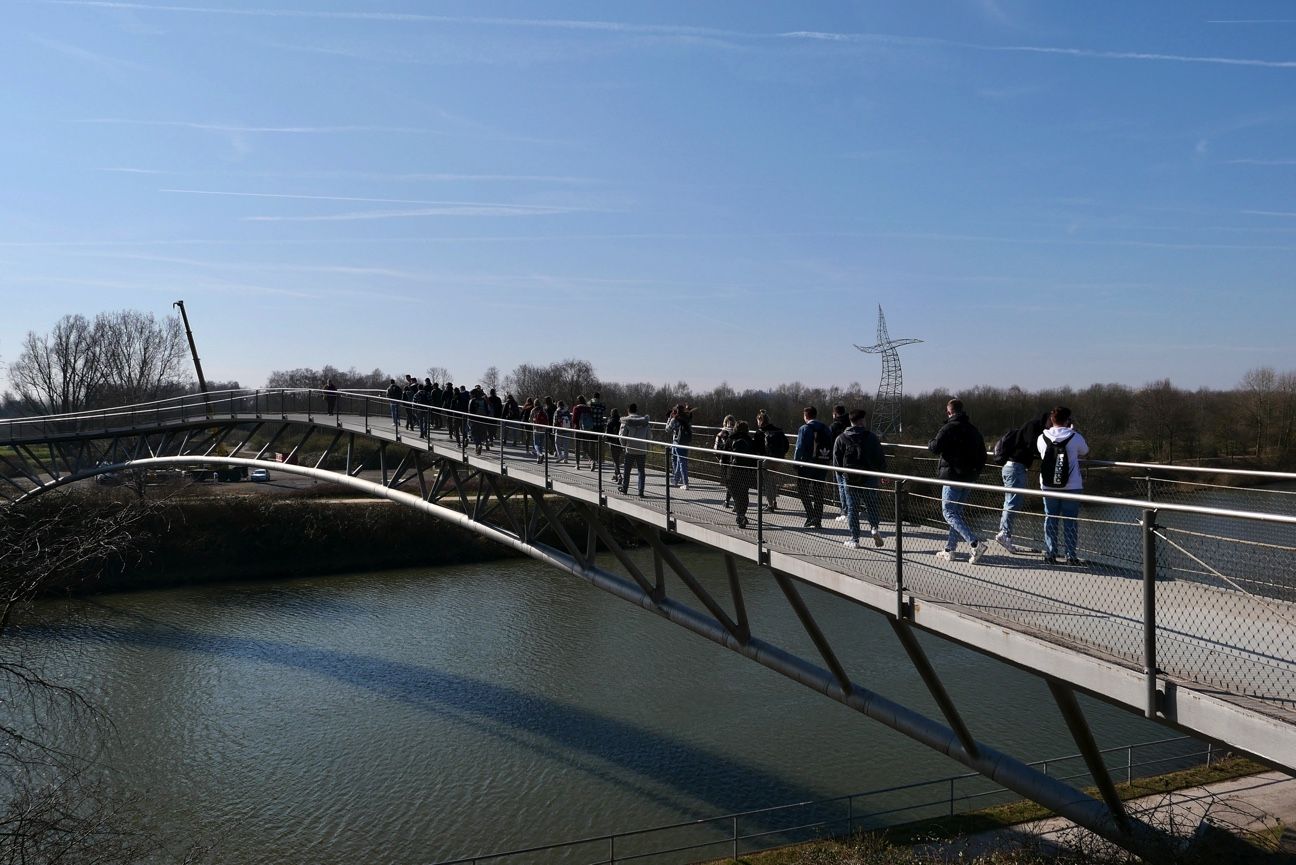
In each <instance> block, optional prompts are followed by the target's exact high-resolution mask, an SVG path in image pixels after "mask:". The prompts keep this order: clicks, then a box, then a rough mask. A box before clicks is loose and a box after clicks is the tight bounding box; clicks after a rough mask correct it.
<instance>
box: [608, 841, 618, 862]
mask: <svg viewBox="0 0 1296 865" xmlns="http://www.w3.org/2000/svg"><path fill="white" fill-rule="evenodd" d="M608 865H616V836H615V835H609V836H608Z"/></svg>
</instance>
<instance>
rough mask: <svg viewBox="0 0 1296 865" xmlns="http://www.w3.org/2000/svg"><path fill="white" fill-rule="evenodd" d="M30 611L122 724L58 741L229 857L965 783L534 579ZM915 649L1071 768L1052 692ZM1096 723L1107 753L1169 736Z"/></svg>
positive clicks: (1024, 750)
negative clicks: (93, 753)
mask: <svg viewBox="0 0 1296 865" xmlns="http://www.w3.org/2000/svg"><path fill="white" fill-rule="evenodd" d="M681 557H682V558H684V559H685V560H686V561H687V562H689V563H691V564H693V565H695V566H697V567H698V568H699V569H700V570H701V572H702V573H703V574H704V580H705V581H706V582H707V583H708V584H709V585H710V586H711V587H713V588H714V589H715V591H716V592H717V593H719V594H720V595H722V596H723V597H726V598H727V595H728V593H727V590H726V588H725V586H726V581H725V579H724V577H723V575H722V573H719V572H711V573H708V572H707V570H706V568H707V567H708V565H707V564H706V563H710V567H712V568H714V566H715V564H716V563H717V562H718V559H716V558H714V557H710V556H705V555H704V554H702V553H700V552H699V551H696V550H690V549H688V548H684V549H682V550H681ZM740 572H741V576H742V580H743V584H744V592H745V593H746V599H747V602H748V608H749V611H750V615H751V619H752V624H753V630H754V632H755V633H757V634H758V635H760V636H762V637H766V638H769V639H772V640H775V641H777V642H780V643H782V644H783V645H786V646H789V647H790V648H794V649H797V650H799V651H800V652H801V653H802V654H803V655H804V656H806V657H808V658H815V657H816V656H815V654H814V650H813V648H812V646H811V645H810V643H809V641H808V639H807V638H806V637H805V636H804V632H802V631H801V629H800V626H799V625H798V623H797V622H796V620H795V618H794V617H793V616H792V614H791V613H790V612H788V611H787V609H786V607H787V605H786V602H785V600H784V599H783V597H782V594H781V592H779V590H778V588H777V586H776V585H775V584H774V583H773V581H772V580H771V579H770V577H769V575H768V574H767V573H766V572H764V571H761V570H759V569H757V568H754V567H744V566H741V565H740ZM230 578H231V580H237V578H238V572H237V569H236V568H231V573H230ZM671 586H672V592H673V593H675V594H676V595H677V596H679V597H681V598H682V597H683V596H684V595H683V592H684V590H683V588H682V587H679V586H678V584H674V583H672V584H671ZM805 591H806V593H807V600H808V602H809V603H810V606H811V608H812V610H813V611H814V613H815V615H816V616H817V617H818V619H819V620H820V623H821V625H822V626H823V628H824V630H825V631H826V632H827V634H828V635H829V637H830V638H831V639H832V640H833V643H834V646H835V648H836V649H837V650H838V652H839V654H840V656H841V657H842V660H843V663H844V664H845V666H846V668H847V670H848V671H849V672H850V673H851V675H852V677H853V678H854V679H855V680H856V681H858V682H859V683H861V684H862V685H864V686H866V687H868V688H871V689H873V690H875V691H878V692H880V693H882V694H883V695H885V696H888V697H891V698H893V699H896V700H899V701H901V702H904V703H906V704H909V705H912V706H915V707H917V708H919V709H921V710H923V711H925V712H926V713H927V714H929V715H931V716H933V717H939V713H938V712H937V710H936V709H935V707H934V705H933V704H932V701H931V700H930V698H929V697H928V696H927V694H926V691H925V690H924V689H923V687H922V685H921V683H920V682H919V680H918V677H917V676H916V675H915V674H914V673H913V670H912V667H911V665H910V664H909V661H908V660H907V658H906V656H905V655H904V653H903V651H902V650H901V649H900V648H899V646H898V644H897V643H896V640H895V637H894V635H893V634H892V632H891V630H890V628H889V627H888V626H887V625H886V623H885V621H884V620H883V619H882V618H881V617H880V616H878V615H876V614H871V613H868V612H867V611H864V610H862V609H861V608H859V607H857V606H854V605H851V604H849V603H847V602H844V601H841V600H840V599H835V598H832V597H830V596H828V595H826V594H819V593H817V592H814V591H813V590H811V589H808V588H807V589H805ZM40 615H41V618H42V619H43V620H44V621H45V622H46V625H45V626H44V627H41V628H36V629H32V630H30V631H28V632H27V633H26V635H25V636H24V637H23V639H25V640H27V641H28V642H29V643H31V646H30V648H31V649H32V650H33V651H34V652H40V653H41V655H42V656H44V657H48V658H50V659H51V660H50V661H49V663H50V664H51V667H52V668H53V669H51V672H52V673H54V674H57V675H59V676H61V677H63V679H64V680H68V681H71V682H72V683H73V684H76V685H77V686H79V687H80V688H81V689H83V691H84V692H85V693H86V694H87V695H88V696H89V697H90V699H91V700H92V702H94V703H95V704H96V705H97V706H98V707H99V708H100V709H101V710H102V711H104V712H105V713H106V714H107V716H108V717H109V718H110V719H111V721H112V726H111V728H109V729H104V730H103V731H102V734H101V735H100V736H99V737H98V738H97V739H96V740H95V742H93V743H91V742H88V741H81V742H75V741H69V742H68V744H69V745H70V746H73V747H80V748H89V747H95V748H97V749H98V756H99V767H100V771H101V772H102V775H103V777H104V779H105V781H106V782H107V783H108V784H109V785H110V787H112V788H113V789H115V790H117V791H119V792H122V793H129V794H133V795H135V796H137V797H138V799H139V802H140V803H141V806H142V808H143V810H144V812H145V813H146V814H147V815H148V816H149V818H150V819H151V820H152V821H154V822H156V823H157V824H158V825H161V826H164V827H167V828H168V829H169V830H170V831H172V832H175V833H178V834H180V835H182V836H184V837H187V838H191V839H192V840H194V841H197V842H201V843H206V844H211V845H213V846H214V858H215V859H216V861H220V862H240V863H251V862H267V863H269V862H276V863H355V862H368V863H402V865H404V863H420V862H432V861H436V860H438V859H445V858H451V857H453V856H459V855H467V854H473V853H481V852H488V851H494V850H502V849H509V848H514V847H524V846H528V845H537V844H545V843H549V842H558V841H563V840H567V839H571V838H575V837H582V836H590V835H598V834H603V833H610V832H616V831H622V830H629V829H637V828H643V827H649V826H654V825H658V824H663V823H669V822H674V821H681V820H688V819H693V818H697V817H705V816H710V815H716V814H723V813H726V812H732V811H737V810H742V809H750V808H759V807H763V806H770V805H777V804H781V803H787V802H793V801H801V800H809V799H820V798H826V797H832V796H838V795H843V794H848V793H852V792H857V791H861V790H866V789H870V788H877V787H886V786H891V785H897V784H903V783H906V782H909V781H914V780H922V779H927V778H932V777H937V776H941V775H947V774H953V773H957V772H960V771H963V769H962V767H961V766H959V765H958V764H956V763H954V762H953V761H950V760H948V759H947V758H944V757H942V756H940V755H939V754H936V753H934V752H931V751H928V750H927V749H925V748H923V747H921V746H919V745H917V744H914V743H912V742H911V741H910V740H908V739H906V738H904V737H902V736H901V735H899V734H897V733H894V732H892V731H891V730H889V729H887V728H885V727H883V726H882V725H880V724H878V723H875V722H873V721H871V720H869V719H867V718H865V717H863V716H861V715H858V714H856V713H854V712H852V711H850V710H848V709H846V708H844V707H842V706H840V705H839V704H837V703H835V702H833V701H831V700H829V699H827V698H825V697H822V696H820V695H818V694H816V693H814V692H812V691H810V690H809V689H807V688H805V687H803V686H800V685H797V684H795V683H793V682H791V681H789V680H787V679H785V678H783V677H781V676H779V675H777V674H775V673H773V672H771V671H769V670H767V669H765V668H763V667H761V666H759V665H757V664H754V663H752V662H750V661H747V660H744V659H742V658H740V657H739V656H737V655H735V654H732V653H730V652H728V651H726V650H724V649H722V648H721V647H719V646H717V645H715V644H712V643H710V642H708V641H706V640H703V639H701V638H699V637H696V636H693V635H691V634H689V633H688V632H686V631H684V630H682V629H680V628H678V627H676V626H674V625H671V624H670V623H668V622H666V621H663V620H661V619H659V618H658V617H656V616H654V615H653V614H651V613H648V612H646V611H643V610H641V609H639V608H637V607H634V606H632V605H629V604H627V603H625V602H623V601H620V600H618V599H616V598H614V597H612V596H610V595H607V594H605V593H602V592H600V591H598V590H596V589H594V588H592V587H590V586H588V585H587V584H585V583H583V582H580V581H578V580H576V579H575V578H572V577H570V576H564V575H562V574H560V573H559V572H557V571H555V570H552V569H550V568H547V567H545V566H543V565H540V564H537V563H534V562H532V561H530V560H516V559H515V560H507V561H502V562H497V563H491V564H485V565H473V566H464V567H453V568H438V569H424V570H419V569H412V570H402V571H394V572H391V571H389V572H383V573H362V574H351V575H348V576H338V577H327V578H318V579H300V580H294V581H285V582H256V583H239V582H230V583H227V584H223V585H219V586H204V587H197V588H184V589H175V590H168V591H154V592H139V593H132V594H121V595H112V596H105V597H98V598H92V599H86V600H77V601H60V602H52V603H48V604H44V605H42V607H41V608H40ZM924 643H925V645H926V647H927V649H928V651H929V652H930V653H931V656H932V660H933V662H934V664H935V666H936V668H937V670H938V671H939V672H940V673H941V675H942V676H944V678H945V681H946V683H947V685H948V687H949V689H950V690H951V691H952V692H953V694H954V696H955V698H956V700H957V701H958V703H959V705H960V707H961V708H962V710H963V712H964V713H965V716H966V718H967V720H968V723H969V726H970V727H971V729H972V730H973V732H974V734H975V735H977V736H978V737H979V738H981V739H982V740H983V741H986V742H988V743H990V744H991V745H995V746H998V747H1001V748H1003V749H1005V750H1008V751H1009V752H1011V753H1013V754H1014V755H1016V756H1019V757H1022V758H1026V759H1036V758H1048V757H1053V756H1057V755H1061V754H1069V753H1072V752H1073V751H1075V746H1074V744H1073V742H1072V740H1071V739H1070V737H1069V735H1068V734H1067V732H1066V729H1065V727H1064V725H1063V722H1062V720H1061V719H1060V717H1059V716H1058V713H1057V710H1056V708H1055V707H1054V705H1053V703H1052V701H1051V699H1050V697H1049V695H1048V692H1047V689H1046V687H1045V686H1044V685H1043V683H1042V682H1040V681H1039V680H1036V679H1033V678H1032V677H1030V676H1028V675H1026V674H1023V673H1021V672H1019V671H1016V670H1012V669H1010V668H1008V667H1006V666H1003V665H1001V664H998V663H995V662H992V661H989V660H986V659H984V658H982V657H981V656H979V655H977V654H975V653H973V652H971V651H968V650H965V649H961V648H959V647H956V646H953V645H951V644H948V643H944V642H941V641H939V640H936V639H925V640H924ZM1084 705H1085V707H1086V709H1087V710H1088V711H1089V714H1090V718H1091V721H1092V723H1093V725H1094V728H1095V732H1096V735H1097V738H1098V740H1099V744H1100V745H1102V746H1114V745H1121V744H1126V743H1129V742H1135V741H1146V740H1151V739H1159V738H1165V737H1167V736H1169V735H1171V734H1170V733H1169V732H1168V731H1166V730H1165V729H1164V728H1161V727H1157V726H1154V725H1152V724H1150V723H1149V722H1146V721H1144V720H1142V719H1141V718H1138V717H1136V716H1134V715H1131V714H1127V713H1124V712H1121V711H1118V710H1116V709H1113V708H1110V707H1108V706H1105V705H1103V704H1100V703H1097V702H1094V701H1088V700H1086V701H1084ZM555 858H556V857H555ZM535 861H553V860H551V859H548V858H545V857H542V858H541V859H538V860H535Z"/></svg>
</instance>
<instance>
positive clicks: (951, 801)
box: [949, 778, 954, 817]
mask: <svg viewBox="0 0 1296 865" xmlns="http://www.w3.org/2000/svg"><path fill="white" fill-rule="evenodd" d="M949 815H950V816H951V817H953V816H954V779H953V778H950V795H949Z"/></svg>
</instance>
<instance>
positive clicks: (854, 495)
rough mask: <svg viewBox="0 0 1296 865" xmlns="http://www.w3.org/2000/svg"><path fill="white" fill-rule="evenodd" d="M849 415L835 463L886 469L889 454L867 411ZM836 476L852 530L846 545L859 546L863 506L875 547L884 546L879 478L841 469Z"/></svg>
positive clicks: (836, 448) (837, 445)
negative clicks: (877, 434)
mask: <svg viewBox="0 0 1296 865" xmlns="http://www.w3.org/2000/svg"><path fill="white" fill-rule="evenodd" d="M847 417H848V419H849V420H850V426H849V427H847V428H846V429H845V431H843V432H842V434H841V435H839V436H838V437H837V440H836V441H834V442H833V465H834V466H836V467H837V468H839V469H862V470H864V471H869V472H884V471H886V454H884V453H883V452H882V442H880V441H878V437H877V436H875V435H874V434H873V431H872V430H870V429H869V428H868V412H866V411H864V410H863V409H858V408H857V409H855V410H854V411H853V412H851V413H850V414H849V415H847ZM837 477H838V478H839V479H840V481H841V486H842V489H843V490H844V492H843V493H842V501H843V502H844V503H845V506H846V525H847V527H848V528H849V529H850V538H849V540H847V541H846V546H847V547H850V548H851V549H858V548H859V541H860V519H859V518H860V506H861V505H863V506H864V509H865V510H866V511H867V512H868V521H869V534H870V535H872V537H873V546H875V547H880V546H882V532H881V531H879V529H878V501H877V486H878V479H877V478H875V477H869V476H868V475H854V474H852V475H848V474H846V473H845V472H838V473H837Z"/></svg>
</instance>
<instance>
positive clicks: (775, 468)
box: [756, 409, 788, 513]
mask: <svg viewBox="0 0 1296 865" xmlns="http://www.w3.org/2000/svg"><path fill="white" fill-rule="evenodd" d="M756 431H757V432H758V433H760V434H761V435H763V436H764V437H765V442H764V444H765V456H767V457H774V458H775V459H780V460H781V459H783V458H785V457H786V456H787V452H788V440H787V435H786V434H784V432H783V430H781V429H779V428H778V427H777V426H775V425H774V424H772V423H770V419H769V413H768V412H767V411H765V409H761V410H760V411H758V412H756ZM784 471H785V467H784V466H782V465H779V464H770V465H766V466H765V471H764V472H763V474H764V476H765V478H764V484H763V486H764V489H763V490H761V491H760V492H761V494H762V495H764V496H765V503H766V504H767V505H768V506H769V509H770V513H773V512H775V511H777V510H778V494H779V485H780V484H779V478H780V477H781V476H782V474H783V472H784Z"/></svg>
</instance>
